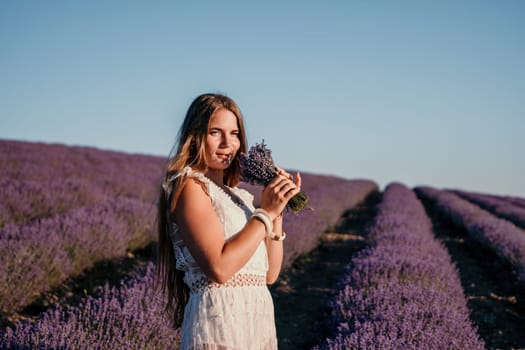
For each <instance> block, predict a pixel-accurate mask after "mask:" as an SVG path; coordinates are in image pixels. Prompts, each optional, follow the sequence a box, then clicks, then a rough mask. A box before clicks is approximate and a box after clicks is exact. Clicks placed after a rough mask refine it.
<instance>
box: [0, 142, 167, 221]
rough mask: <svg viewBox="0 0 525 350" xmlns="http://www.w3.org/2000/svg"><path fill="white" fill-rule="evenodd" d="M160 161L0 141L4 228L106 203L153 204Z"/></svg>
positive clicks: (0, 213)
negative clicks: (137, 201)
mask: <svg viewBox="0 0 525 350" xmlns="http://www.w3.org/2000/svg"><path fill="white" fill-rule="evenodd" d="M164 161H165V160H164V159H162V158H161V157H154V156H147V155H140V154H126V153H120V152H113V151H103V150H98V149H96V148H90V147H71V146H65V145H59V144H43V143H31V142H22V141H7V140H0V191H1V193H2V201H1V202H0V228H1V227H3V226H5V225H7V224H11V223H15V224H19V223H24V222H27V221H29V220H33V219H37V218H42V217H50V216H53V215H56V214H59V213H63V212H66V211H68V210H69V209H72V208H77V207H81V206H85V205H90V204H94V203H97V202H99V201H102V200H104V199H109V198H114V197H117V196H125V197H130V198H137V199H141V200H145V201H149V202H154V200H155V196H156V195H157V193H156V190H155V188H156V187H155V186H156V185H157V184H158V183H159V180H160V178H161V175H162V174H161V172H162V166H163V164H164Z"/></svg>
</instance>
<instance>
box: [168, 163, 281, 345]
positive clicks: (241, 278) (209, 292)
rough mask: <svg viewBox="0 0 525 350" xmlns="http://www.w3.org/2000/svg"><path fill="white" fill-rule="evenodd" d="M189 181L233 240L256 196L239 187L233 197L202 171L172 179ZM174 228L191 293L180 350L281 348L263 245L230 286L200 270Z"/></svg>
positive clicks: (185, 172)
mask: <svg viewBox="0 0 525 350" xmlns="http://www.w3.org/2000/svg"><path fill="white" fill-rule="evenodd" d="M181 175H183V176H190V177H193V178H195V179H196V180H198V181H199V182H201V183H202V184H203V185H204V188H205V189H206V191H207V194H208V195H209V196H210V199H211V202H212V205H213V208H214V209H215V212H216V213H217V216H218V218H219V220H220V222H221V224H222V227H223V229H224V235H225V239H226V240H228V239H230V238H231V237H233V236H235V235H236V234H237V233H238V232H239V231H240V230H241V229H242V228H243V227H244V225H246V222H247V221H248V219H249V218H250V217H251V215H252V213H253V211H254V210H255V208H254V206H253V196H252V195H251V194H250V193H249V192H247V191H245V190H243V189H239V188H236V187H234V188H229V189H230V190H231V192H232V193H234V194H235V196H236V197H237V198H238V199H239V201H238V202H239V203H236V202H235V201H234V200H233V199H232V197H231V196H230V195H229V194H227V193H226V192H225V191H224V190H223V189H222V188H220V187H219V186H217V185H216V184H215V183H214V182H213V181H211V180H210V179H209V178H207V177H206V176H204V174H202V173H201V172H197V171H194V170H192V169H191V168H190V167H186V168H184V169H183V170H182V171H181V172H179V173H178V174H176V175H174V176H173V177H172V178H171V179H169V180H168V182H169V183H170V184H171V180H172V179H174V178H176V177H177V176H181ZM177 232H178V226H177V224H175V223H173V224H172V231H171V237H172V241H173V245H174V250H175V257H176V260H177V269H179V270H182V271H184V272H185V273H184V282H185V284H186V285H188V287H189V288H190V297H189V301H188V304H187V305H186V307H185V309H184V319H183V323H182V327H181V331H182V332H181V334H182V339H181V349H194V350H198V349H206V350H208V349H221V350H223V349H228V350H230V349H238V350H247V349H257V350H259V349H272V350H273V349H277V337H276V330H275V319H274V308H273V300H272V296H271V294H270V291H269V290H268V286H267V285H266V273H267V271H268V256H267V253H266V246H265V244H264V241H261V243H260V245H259V247H258V248H257V250H256V251H255V253H254V254H253V256H252V257H251V258H250V260H249V261H248V262H247V263H246V265H244V266H243V267H242V268H241V269H240V270H239V271H238V272H237V273H236V274H235V275H234V276H233V277H232V278H231V279H230V280H229V281H228V282H226V283H224V284H219V283H214V282H211V281H210V280H209V279H208V278H207V277H206V276H205V275H204V273H203V272H202V271H201V270H200V268H199V266H198V265H197V263H196V262H195V259H194V258H193V257H192V256H191V254H190V252H189V250H188V248H187V247H186V246H185V245H184V243H183V241H182V240H181V239H180V236H179V235H178V234H177Z"/></svg>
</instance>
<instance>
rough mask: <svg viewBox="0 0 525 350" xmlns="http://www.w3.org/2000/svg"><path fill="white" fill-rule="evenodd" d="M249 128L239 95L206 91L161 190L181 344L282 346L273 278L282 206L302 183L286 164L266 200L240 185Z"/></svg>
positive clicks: (162, 250) (162, 257)
mask: <svg viewBox="0 0 525 350" xmlns="http://www.w3.org/2000/svg"><path fill="white" fill-rule="evenodd" d="M245 151H246V136H245V130H244V124H243V118H242V114H241V111H240V110H239V107H238V106H237V104H236V103H235V102H234V101H233V100H232V99H230V98H229V97H227V96H224V95H221V94H203V95H200V96H198V97H197V98H196V99H195V100H194V101H193V102H192V104H191V105H190V107H189V109H188V111H187V113H186V117H185V120H184V122H183V124H182V127H181V129H180V131H179V139H178V144H177V148H176V153H175V154H174V155H173V156H172V157H170V161H169V162H168V166H167V171H166V177H165V180H164V182H163V184H162V189H161V195H160V198H159V213H158V214H159V220H158V223H159V256H158V258H159V261H158V277H159V281H160V283H161V287H162V289H163V291H164V293H165V294H166V295H167V305H166V310H167V311H168V312H169V313H170V314H171V316H172V318H173V321H174V323H175V325H176V326H177V327H178V326H181V334H182V339H181V349H276V348H277V338H276V329H275V320H274V309H273V301H272V298H271V294H270V292H269V290H268V287H267V285H268V284H271V283H273V282H275V281H276V279H277V277H278V276H279V273H280V270H281V264H282V259H283V240H284V238H285V237H286V234H285V233H284V231H283V226H282V223H283V209H284V208H285V206H286V204H287V203H288V200H290V199H291V198H292V197H293V196H294V195H295V194H297V193H298V192H299V191H300V185H301V178H300V176H299V174H297V175H296V179H295V180H294V179H293V177H292V176H291V175H290V174H288V173H287V172H285V171H284V170H282V169H278V174H277V176H276V177H275V178H274V179H273V180H272V181H271V183H270V184H268V185H267V186H266V187H265V188H264V189H263V191H262V194H261V201H260V202H261V204H260V208H257V209H256V208H254V206H253V196H252V195H251V194H250V193H249V192H247V191H245V190H243V189H240V188H237V187H236V186H237V184H238V183H239V182H240V166H239V161H238V154H239V152H245Z"/></svg>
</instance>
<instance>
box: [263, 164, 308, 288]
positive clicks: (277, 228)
mask: <svg viewBox="0 0 525 350" xmlns="http://www.w3.org/2000/svg"><path fill="white" fill-rule="evenodd" d="M277 173H278V174H279V175H281V176H283V177H285V178H287V179H289V180H290V181H293V180H294V179H293V177H292V175H290V174H288V173H287V172H286V171H285V170H284V169H281V168H277ZM295 186H296V191H297V193H298V192H299V190H300V188H301V175H300V174H299V173H297V174H296V179H295ZM273 232H274V233H275V235H276V236H278V237H281V236H282V235H283V234H284V230H283V212H281V214H280V215H278V216H277V217H276V218H275V220H274V221H273ZM283 242H284V241H279V240H272V239H271V238H269V237H267V238H266V240H265V243H266V251H267V252H268V273H267V274H266V283H268V284H272V283H275V281H277V278H278V277H279V274H280V273H281V268H282V265H283V253H284V249H283Z"/></svg>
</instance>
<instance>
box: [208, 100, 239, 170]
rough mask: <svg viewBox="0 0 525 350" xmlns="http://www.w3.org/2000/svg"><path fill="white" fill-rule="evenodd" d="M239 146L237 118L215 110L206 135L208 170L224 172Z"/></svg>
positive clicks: (226, 111)
mask: <svg viewBox="0 0 525 350" xmlns="http://www.w3.org/2000/svg"><path fill="white" fill-rule="evenodd" d="M240 145H241V142H240V139H239V126H238V123H237V117H236V116H235V114H233V113H232V112H231V111H229V110H227V109H224V108H221V109H218V110H216V111H215V112H214V113H213V114H212V116H211V118H210V122H209V125H208V134H207V135H206V161H207V163H208V168H210V169H217V170H219V169H220V170H224V169H226V168H228V167H229V166H230V163H231V160H232V159H233V158H234V157H235V154H237V151H238V150H239V147H240Z"/></svg>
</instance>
